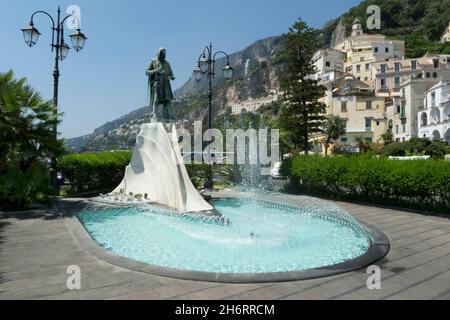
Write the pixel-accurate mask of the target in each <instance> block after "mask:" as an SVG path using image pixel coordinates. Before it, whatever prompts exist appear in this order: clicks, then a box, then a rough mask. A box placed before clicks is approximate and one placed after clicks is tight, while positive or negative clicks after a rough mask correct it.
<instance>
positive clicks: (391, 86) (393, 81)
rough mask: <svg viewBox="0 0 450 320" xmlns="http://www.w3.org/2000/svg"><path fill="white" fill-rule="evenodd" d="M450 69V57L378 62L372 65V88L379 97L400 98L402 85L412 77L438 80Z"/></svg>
mask: <svg viewBox="0 0 450 320" xmlns="http://www.w3.org/2000/svg"><path fill="white" fill-rule="evenodd" d="M449 69H450V55H428V54H427V55H425V56H423V57H421V58H418V59H404V60H389V61H383V62H376V63H373V64H372V81H373V83H372V86H373V88H374V89H375V94H376V95H377V96H382V97H400V86H401V84H402V83H403V82H405V81H406V80H407V79H409V78H410V77H411V76H412V75H417V76H418V77H423V78H427V79H438V78H440V77H442V76H443V74H445V73H446V72H447V71H446V70H449ZM436 81H437V80H436Z"/></svg>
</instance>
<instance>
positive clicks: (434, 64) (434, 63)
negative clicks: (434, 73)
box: [433, 59, 439, 69]
mask: <svg viewBox="0 0 450 320" xmlns="http://www.w3.org/2000/svg"><path fill="white" fill-rule="evenodd" d="M433 67H434V68H435V69H437V68H439V59H433Z"/></svg>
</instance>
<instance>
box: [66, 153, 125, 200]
mask: <svg viewBox="0 0 450 320" xmlns="http://www.w3.org/2000/svg"><path fill="white" fill-rule="evenodd" d="M130 161H131V152H122V151H120V152H103V153H93V154H69V155H66V156H64V157H62V158H61V159H59V161H58V170H59V171H60V172H61V173H62V174H63V176H64V177H65V178H66V182H68V183H69V185H70V189H69V190H68V193H69V194H71V193H72V194H73V193H83V192H91V191H101V190H108V189H113V188H115V187H117V186H118V185H119V184H120V182H121V181H122V179H123V176H124V173H125V168H126V166H127V165H128V164H129V163H130Z"/></svg>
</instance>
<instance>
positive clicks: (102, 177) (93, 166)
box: [58, 151, 209, 194]
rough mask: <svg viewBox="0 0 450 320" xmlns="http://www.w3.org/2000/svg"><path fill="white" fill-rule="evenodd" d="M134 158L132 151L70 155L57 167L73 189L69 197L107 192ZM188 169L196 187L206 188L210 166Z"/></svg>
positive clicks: (61, 160) (118, 182) (114, 185)
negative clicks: (132, 157)
mask: <svg viewBox="0 0 450 320" xmlns="http://www.w3.org/2000/svg"><path fill="white" fill-rule="evenodd" d="M131 155H132V153H131V152H129V151H118V152H103V153H93V154H69V155H66V156H64V157H62V158H61V159H59V161H58V167H59V171H60V172H61V173H62V174H63V176H64V177H65V178H66V182H67V183H68V185H69V186H70V188H69V190H68V191H67V192H68V193H69V194H76V193H85V192H100V191H105V192H107V191H108V190H112V189H114V188H116V187H117V186H118V185H119V184H120V182H121V181H122V180H123V177H124V174H125V168H126V167H127V166H128V164H129V163H130V161H131ZM186 168H187V171H188V174H189V176H190V177H191V180H192V183H193V184H194V186H195V187H197V188H201V187H203V185H204V183H205V180H206V177H207V173H208V168H209V166H208V165H206V164H201V165H187V166H186Z"/></svg>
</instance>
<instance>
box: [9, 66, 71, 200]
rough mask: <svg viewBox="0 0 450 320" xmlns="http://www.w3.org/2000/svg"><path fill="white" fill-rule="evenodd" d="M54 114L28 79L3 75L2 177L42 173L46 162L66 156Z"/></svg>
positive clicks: (50, 104) (51, 103)
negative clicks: (58, 137) (58, 136)
mask: <svg viewBox="0 0 450 320" xmlns="http://www.w3.org/2000/svg"><path fill="white" fill-rule="evenodd" d="M55 111H56V109H55V106H54V104H53V102H52V101H44V100H43V99H42V98H41V96H40V94H39V93H38V92H36V91H35V90H34V89H32V88H31V87H30V86H29V85H28V84H27V83H26V79H19V80H16V79H15V78H14V73H13V72H12V71H9V72H6V73H0V175H3V176H4V177H6V176H8V175H10V176H14V175H13V174H11V173H12V172H16V173H17V174H23V175H25V176H26V175H28V174H30V173H31V171H33V170H34V169H35V168H36V167H37V166H40V169H39V170H40V171H41V172H42V170H41V169H42V167H43V164H44V163H45V161H46V160H48V159H51V158H52V157H56V156H58V155H60V154H61V153H62V152H63V150H64V149H63V142H62V141H56V139H55V134H54V131H53V128H54V125H55V124H56V123H57V122H58V114H56V112H55ZM30 183H31V182H30ZM6 184H7V183H6V182H5V181H3V185H0V187H1V190H3V191H2V195H0V196H2V197H7V188H6V187H5V185H6ZM24 188H25V189H30V188H29V187H28V188H27V186H24ZM5 190H6V191H5ZM15 193H18V191H17V190H16V191H15ZM0 200H1V199H0Z"/></svg>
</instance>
